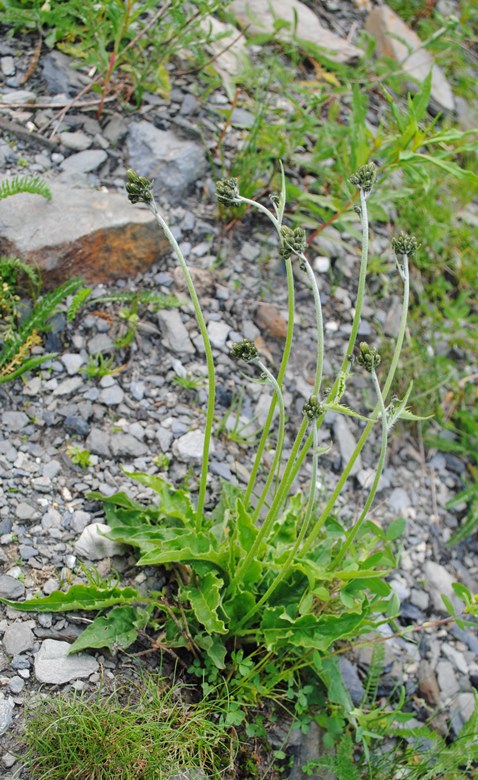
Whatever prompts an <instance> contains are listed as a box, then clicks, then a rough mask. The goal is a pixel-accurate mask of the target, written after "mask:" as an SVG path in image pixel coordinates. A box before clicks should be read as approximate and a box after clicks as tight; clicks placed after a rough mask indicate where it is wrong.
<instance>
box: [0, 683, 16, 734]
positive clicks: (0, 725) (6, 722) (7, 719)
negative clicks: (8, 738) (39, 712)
mask: <svg viewBox="0 0 478 780" xmlns="http://www.w3.org/2000/svg"><path fill="white" fill-rule="evenodd" d="M14 706H15V705H14V702H13V699H12V698H11V697H10V696H5V694H3V693H1V692H0V736H1V735H2V734H5V732H6V731H8V729H9V728H10V726H11V725H12V720H13V717H12V716H13V707H14Z"/></svg>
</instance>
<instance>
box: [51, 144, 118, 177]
mask: <svg viewBox="0 0 478 780" xmlns="http://www.w3.org/2000/svg"><path fill="white" fill-rule="evenodd" d="M107 159H108V155H107V154H106V152H105V151H104V150H103V149H89V150H88V151H85V152H77V153H76V154H71V155H70V156H69V157H67V158H66V159H65V160H63V162H62V163H61V165H60V168H61V169H62V171H63V172H64V173H68V174H69V175H70V176H75V175H77V174H82V173H90V172H91V171H96V169H97V168H99V167H100V165H102V164H103V163H104V162H105V160H107Z"/></svg>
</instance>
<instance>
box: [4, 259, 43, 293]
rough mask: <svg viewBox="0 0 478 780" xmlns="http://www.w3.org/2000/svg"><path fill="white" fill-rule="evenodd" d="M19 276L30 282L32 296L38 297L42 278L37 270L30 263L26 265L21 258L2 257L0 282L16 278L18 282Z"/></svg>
mask: <svg viewBox="0 0 478 780" xmlns="http://www.w3.org/2000/svg"><path fill="white" fill-rule="evenodd" d="M17 274H22V275H23V276H25V277H26V278H27V279H28V281H29V282H30V285H31V289H32V295H33V297H36V296H37V295H38V292H39V289H40V285H41V277H40V272H39V270H38V269H37V268H35V267H34V266H32V265H29V263H25V262H24V261H23V260H20V258H19V257H10V256H7V255H0V281H2V282H3V281H9V280H10V279H11V277H12V276H14V281H15V282H16V281H17V278H16V276H17Z"/></svg>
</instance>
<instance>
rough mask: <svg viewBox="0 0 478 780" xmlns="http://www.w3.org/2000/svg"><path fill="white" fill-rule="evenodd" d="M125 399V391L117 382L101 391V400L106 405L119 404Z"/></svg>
mask: <svg viewBox="0 0 478 780" xmlns="http://www.w3.org/2000/svg"><path fill="white" fill-rule="evenodd" d="M123 400H124V392H123V390H122V389H121V387H120V386H119V385H117V384H114V385H112V386H111V387H105V388H103V390H102V391H101V392H100V397H99V401H100V402H101V403H102V404H106V406H118V404H120V403H122V401H123Z"/></svg>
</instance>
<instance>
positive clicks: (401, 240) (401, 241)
mask: <svg viewBox="0 0 478 780" xmlns="http://www.w3.org/2000/svg"><path fill="white" fill-rule="evenodd" d="M392 248H393V251H394V252H395V254H396V255H407V256H408V257H411V256H412V255H414V254H415V252H416V251H417V249H418V241H417V239H416V238H415V236H409V235H408V234H407V233H398V234H397V235H396V236H393V238H392Z"/></svg>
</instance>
